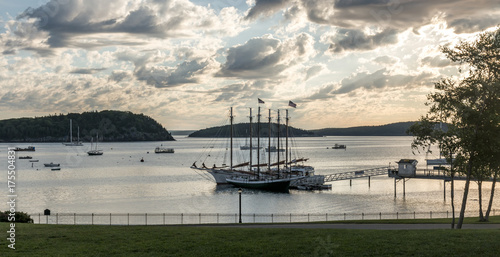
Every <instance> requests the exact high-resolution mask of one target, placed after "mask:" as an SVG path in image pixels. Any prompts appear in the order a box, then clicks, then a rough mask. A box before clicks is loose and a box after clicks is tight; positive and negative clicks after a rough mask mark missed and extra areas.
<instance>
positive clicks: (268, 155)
mask: <svg viewBox="0 0 500 257" xmlns="http://www.w3.org/2000/svg"><path fill="white" fill-rule="evenodd" d="M267 170H268V171H269V172H271V109H269V138H268V140H267Z"/></svg>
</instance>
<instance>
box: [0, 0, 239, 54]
mask: <svg viewBox="0 0 500 257" xmlns="http://www.w3.org/2000/svg"><path fill="white" fill-rule="evenodd" d="M219 15H220V16H218V15H217V14H216V13H214V11H213V10H212V9H210V8H209V7H204V6H199V5H195V4H193V3H191V2H189V1H188V0H178V1H155V0H145V1H141V2H139V1H133V0H110V1H100V0H87V1H80V0H64V1H63V0H51V1H49V2H47V3H46V4H44V5H42V6H40V7H37V8H28V9H27V10H26V11H24V12H23V13H21V14H20V15H18V16H17V18H16V20H15V21H11V23H12V24H11V28H10V31H11V33H10V36H9V37H8V40H6V39H0V43H1V44H2V45H4V47H5V48H7V49H4V50H2V52H3V53H4V54H12V53H14V52H15V51H16V50H17V49H23V50H31V51H39V52H40V54H44V55H47V54H54V49H57V48H65V47H77V48H85V49H92V48H95V47H104V46H115V45H147V44H149V43H151V42H150V40H148V39H171V38H194V37H197V36H202V35H217V36H227V35H235V34H236V33H238V32H240V31H242V30H243V29H244V27H243V26H241V25H240V24H239V19H241V15H240V14H238V13H237V11H236V10H235V8H232V7H226V8H223V9H222V10H220V12H219ZM110 35H112V36H110ZM34 39H37V40H34ZM33 41H34V42H38V43H37V44H36V45H33V43H32V42H33ZM9 45H14V46H15V47H8V46H9ZM42 50H43V51H46V52H43V51H42Z"/></svg>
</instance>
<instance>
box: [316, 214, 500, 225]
mask: <svg viewBox="0 0 500 257" xmlns="http://www.w3.org/2000/svg"><path fill="white" fill-rule="evenodd" d="M451 220H452V219H451V218H439V219H394V220H390V219H387V220H386V219H383V220H347V221H343V220H342V221H328V222H318V223H334V224H335V223H351V224H380V223H383V224H450V225H451ZM457 223H458V215H457V217H456V218H455V225H456V224H457ZM464 224H500V216H490V217H489V221H488V222H481V221H479V218H477V217H466V218H464Z"/></svg>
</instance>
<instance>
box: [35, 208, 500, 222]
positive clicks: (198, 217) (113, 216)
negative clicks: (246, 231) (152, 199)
mask: <svg viewBox="0 0 500 257" xmlns="http://www.w3.org/2000/svg"><path fill="white" fill-rule="evenodd" d="M496 214H500V210H495V209H493V210H492V211H491V215H493V216H494V215H496ZM30 215H31V218H32V219H33V223H35V224H61V225H188V224H232V223H238V220H239V216H238V214H237V213H234V214H233V213H53V214H52V215H44V214H43V213H32V214H30ZM455 215H456V217H457V218H458V215H459V213H458V212H455ZM476 216H477V211H469V212H467V213H466V217H476ZM451 217H452V213H451V212H449V211H446V212H443V211H441V212H434V211H428V212H395V213H387V212H369V213H368V212H367V213H364V212H362V213H302V214H300V213H278V214H277V213H275V214H257V213H253V214H249V213H246V214H242V215H241V219H242V222H243V223H305V222H322V221H341V220H389V219H434V218H451Z"/></svg>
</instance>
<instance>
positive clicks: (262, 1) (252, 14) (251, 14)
mask: <svg viewBox="0 0 500 257" xmlns="http://www.w3.org/2000/svg"><path fill="white" fill-rule="evenodd" d="M289 2H290V1H289V0H256V1H255V5H254V6H253V7H252V8H250V9H249V10H248V12H247V15H246V16H245V19H250V20H251V19H255V18H257V17H259V16H261V15H264V16H266V15H270V14H272V13H274V12H276V11H278V10H280V9H282V8H283V7H285V6H286V5H287V4H288V3H289Z"/></svg>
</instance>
